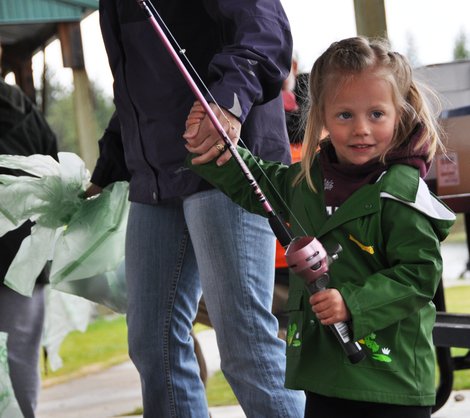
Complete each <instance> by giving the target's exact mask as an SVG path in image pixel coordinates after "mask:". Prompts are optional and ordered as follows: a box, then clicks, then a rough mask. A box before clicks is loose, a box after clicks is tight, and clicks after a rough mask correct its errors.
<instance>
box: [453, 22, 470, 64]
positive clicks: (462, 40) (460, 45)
mask: <svg viewBox="0 0 470 418" xmlns="http://www.w3.org/2000/svg"><path fill="white" fill-rule="evenodd" d="M468 58H470V51H469V50H468V48H467V36H466V35H465V32H464V31H463V29H462V30H461V31H460V33H459V34H458V36H457V39H456V41H455V46H454V60H464V59H468Z"/></svg>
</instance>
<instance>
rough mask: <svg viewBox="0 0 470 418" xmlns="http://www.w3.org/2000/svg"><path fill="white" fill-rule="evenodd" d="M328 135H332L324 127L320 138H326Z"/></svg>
mask: <svg viewBox="0 0 470 418" xmlns="http://www.w3.org/2000/svg"><path fill="white" fill-rule="evenodd" d="M327 136H330V133H329V132H328V131H327V130H326V129H325V128H323V130H322V131H321V135H320V138H321V139H325V138H326V137H327Z"/></svg>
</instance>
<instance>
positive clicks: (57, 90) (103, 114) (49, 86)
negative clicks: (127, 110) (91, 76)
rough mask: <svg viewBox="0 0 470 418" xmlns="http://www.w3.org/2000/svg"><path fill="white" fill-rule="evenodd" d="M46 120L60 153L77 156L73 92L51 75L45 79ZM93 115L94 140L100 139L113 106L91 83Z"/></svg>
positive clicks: (77, 145)
mask: <svg viewBox="0 0 470 418" xmlns="http://www.w3.org/2000/svg"><path fill="white" fill-rule="evenodd" d="M45 79H46V98H45V101H46V104H47V106H46V110H45V115H46V119H47V121H48V122H49V124H50V126H51V128H52V129H53V131H54V132H55V134H56V135H57V139H58V142H59V150H60V151H68V152H74V153H76V154H79V144H78V136H77V129H76V122H75V115H74V104H73V92H72V90H71V88H70V86H64V85H62V84H61V83H60V81H58V80H57V78H56V77H54V76H53V74H51V75H50V76H48V77H46V78H45ZM91 90H92V95H93V101H94V103H93V106H94V114H95V115H96V122H97V130H98V131H97V132H96V140H97V141H98V139H99V138H100V137H101V135H102V134H103V131H104V129H105V128H106V126H107V123H108V121H109V118H110V117H111V115H112V113H113V112H114V104H113V101H112V99H111V98H110V97H108V96H107V95H106V94H105V93H104V91H103V90H102V89H100V88H98V87H97V86H96V85H95V84H94V83H91Z"/></svg>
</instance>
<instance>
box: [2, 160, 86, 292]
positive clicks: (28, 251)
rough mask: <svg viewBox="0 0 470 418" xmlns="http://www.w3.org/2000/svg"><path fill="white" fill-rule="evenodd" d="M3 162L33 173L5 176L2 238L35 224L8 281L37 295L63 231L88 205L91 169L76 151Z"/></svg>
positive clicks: (9, 274)
mask: <svg viewBox="0 0 470 418" xmlns="http://www.w3.org/2000/svg"><path fill="white" fill-rule="evenodd" d="M0 166H2V167H5V168H10V169H13V170H22V171H25V172H27V173H30V174H32V175H33V176H34V177H31V176H12V175H0V236H2V235H4V234H5V233H6V232H8V231H10V230H12V229H15V228H17V227H18V226H20V225H21V224H23V223H24V222H25V221H26V220H28V219H30V220H31V221H33V222H35V225H34V226H33V228H32V230H31V235H29V236H28V237H26V238H25V239H24V240H23V242H22V244H21V246H20V249H19V250H18V253H17V255H16V257H15V259H14V260H13V262H12V264H11V265H10V268H9V270H8V272H7V274H6V276H5V280H4V282H5V284H6V285H7V286H9V287H10V288H12V289H13V290H15V291H17V292H18V293H20V294H22V295H24V296H31V294H32V291H33V288H34V284H35V281H36V277H37V276H38V275H39V273H40V272H41V270H42V269H43V268H44V266H45V264H46V262H47V260H49V259H50V258H51V256H52V252H53V249H54V242H55V236H56V234H57V230H58V229H60V228H63V227H64V225H66V224H67V223H68V222H69V221H70V219H71V218H72V216H73V214H74V213H75V212H76V211H77V210H78V209H79V208H80V207H81V206H82V205H83V202H84V200H83V198H82V197H81V196H82V195H83V192H84V190H85V186H86V185H87V184H88V182H89V178H90V176H89V173H88V171H87V170H86V169H85V164H84V163H83V161H82V160H81V159H80V158H79V157H78V156H77V155H75V154H72V153H59V162H57V161H55V160H54V159H53V158H52V157H50V156H45V155H38V154H35V155H31V156H28V157H24V156H19V155H0Z"/></svg>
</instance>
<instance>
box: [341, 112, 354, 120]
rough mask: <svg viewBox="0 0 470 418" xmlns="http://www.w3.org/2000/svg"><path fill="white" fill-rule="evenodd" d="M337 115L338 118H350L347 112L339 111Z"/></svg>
mask: <svg viewBox="0 0 470 418" xmlns="http://www.w3.org/2000/svg"><path fill="white" fill-rule="evenodd" d="M338 117H339V118H340V119H351V117H352V115H351V113H349V112H341V113H340V114H339V115H338Z"/></svg>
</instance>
